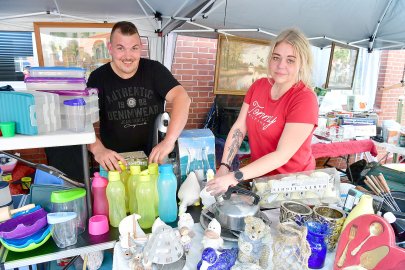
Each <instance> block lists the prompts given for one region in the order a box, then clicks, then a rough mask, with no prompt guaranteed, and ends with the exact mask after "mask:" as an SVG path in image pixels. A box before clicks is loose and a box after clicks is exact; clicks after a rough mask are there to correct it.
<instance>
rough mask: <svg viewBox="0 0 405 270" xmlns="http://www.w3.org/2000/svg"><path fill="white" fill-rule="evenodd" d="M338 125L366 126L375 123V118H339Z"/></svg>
mask: <svg viewBox="0 0 405 270" xmlns="http://www.w3.org/2000/svg"><path fill="white" fill-rule="evenodd" d="M339 125H341V126H344V125H352V126H368V125H377V120H376V119H372V118H356V117H354V118H353V117H350V118H340V119H339Z"/></svg>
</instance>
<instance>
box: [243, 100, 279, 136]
mask: <svg viewBox="0 0 405 270" xmlns="http://www.w3.org/2000/svg"><path fill="white" fill-rule="evenodd" d="M263 108H264V106H260V104H259V102H258V101H257V100H255V101H253V107H252V109H250V110H249V111H248V115H249V116H250V117H251V118H252V119H253V120H256V121H257V122H259V123H260V124H261V125H262V128H263V130H265V129H267V128H268V127H269V126H270V125H271V124H274V123H275V122H276V120H277V116H271V115H267V114H266V113H264V112H263Z"/></svg>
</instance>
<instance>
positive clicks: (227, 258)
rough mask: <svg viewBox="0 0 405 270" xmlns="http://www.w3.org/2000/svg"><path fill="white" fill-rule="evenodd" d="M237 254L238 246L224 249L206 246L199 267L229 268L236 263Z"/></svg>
mask: <svg viewBox="0 0 405 270" xmlns="http://www.w3.org/2000/svg"><path fill="white" fill-rule="evenodd" d="M237 256H238V249H237V248H231V249H223V250H221V251H218V250H215V249H213V248H206V249H204V251H203V253H202V255H201V260H200V261H199V262H198V264H197V269H198V270H207V269H209V270H229V269H231V267H232V266H233V265H234V264H235V261H236V257H237Z"/></svg>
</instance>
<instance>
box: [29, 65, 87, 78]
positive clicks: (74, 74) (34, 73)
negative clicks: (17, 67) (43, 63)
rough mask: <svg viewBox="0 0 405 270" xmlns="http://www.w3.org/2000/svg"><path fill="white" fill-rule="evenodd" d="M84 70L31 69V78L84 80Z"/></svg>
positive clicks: (65, 68)
mask: <svg viewBox="0 0 405 270" xmlns="http://www.w3.org/2000/svg"><path fill="white" fill-rule="evenodd" d="M85 74H86V69H84V68H79V67H31V68H30V76H31V77H48V78H55V77H59V78H84V77H85Z"/></svg>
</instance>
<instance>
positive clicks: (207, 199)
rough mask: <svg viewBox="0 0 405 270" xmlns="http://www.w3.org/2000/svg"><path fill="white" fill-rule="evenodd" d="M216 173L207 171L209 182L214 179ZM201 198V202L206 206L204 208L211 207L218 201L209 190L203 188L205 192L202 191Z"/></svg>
mask: <svg viewBox="0 0 405 270" xmlns="http://www.w3.org/2000/svg"><path fill="white" fill-rule="evenodd" d="M214 176H215V175H214V171H213V170H212V169H208V170H207V182H208V181H210V180H212V179H214ZM200 198H201V202H202V204H203V205H204V207H210V206H211V205H213V204H214V203H215V202H216V200H215V197H214V196H212V195H211V194H210V193H209V192H208V191H207V188H206V187H205V188H203V190H201V192H200Z"/></svg>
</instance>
